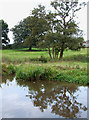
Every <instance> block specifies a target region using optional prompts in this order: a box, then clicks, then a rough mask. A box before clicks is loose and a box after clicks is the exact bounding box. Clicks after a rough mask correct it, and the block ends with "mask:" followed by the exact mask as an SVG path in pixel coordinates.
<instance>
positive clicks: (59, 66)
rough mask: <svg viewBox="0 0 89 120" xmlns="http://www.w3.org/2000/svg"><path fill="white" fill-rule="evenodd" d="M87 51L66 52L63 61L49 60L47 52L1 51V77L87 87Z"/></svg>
mask: <svg viewBox="0 0 89 120" xmlns="http://www.w3.org/2000/svg"><path fill="white" fill-rule="evenodd" d="M87 51H88V49H86V48H84V49H81V50H80V51H71V50H67V51H65V52H64V56H63V59H61V60H59V59H58V60H50V59H49V55H48V51H30V52H29V51H22V50H2V64H3V66H2V71H3V75H6V74H13V73H15V74H16V77H17V78H18V79H20V80H22V79H25V80H36V79H49V80H59V81H65V82H73V83H79V84H84V85H87V84H89V83H88V81H89V80H88V79H87V62H88V61H89V60H88V57H87ZM41 56H42V59H41Z"/></svg>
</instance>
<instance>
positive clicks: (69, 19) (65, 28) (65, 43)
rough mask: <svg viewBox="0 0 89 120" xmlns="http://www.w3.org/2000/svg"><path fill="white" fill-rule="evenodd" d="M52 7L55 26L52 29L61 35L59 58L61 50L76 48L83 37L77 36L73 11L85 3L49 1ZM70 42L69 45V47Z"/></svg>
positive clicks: (77, 31)
mask: <svg viewBox="0 0 89 120" xmlns="http://www.w3.org/2000/svg"><path fill="white" fill-rule="evenodd" d="M51 5H52V7H54V9H55V11H56V12H55V13H54V14H55V18H54V21H55V25H56V26H55V27H54V31H55V32H57V33H59V34H61V35H62V36H63V37H62V39H61V40H60V42H59V43H60V45H61V46H60V58H62V57H63V52H64V50H65V49H66V48H69V49H73V46H75V47H74V49H78V48H79V47H78V46H80V43H81V42H82V41H83V38H82V37H81V36H80V37H79V38H78V36H79V34H78V33H79V29H78V26H77V24H76V23H75V21H74V17H75V13H76V12H77V11H79V10H80V9H81V8H82V7H81V6H82V5H85V3H82V4H78V2H72V1H69V2H66V1H61V0H60V1H59V0H55V1H53V2H51ZM70 42H71V47H70Z"/></svg>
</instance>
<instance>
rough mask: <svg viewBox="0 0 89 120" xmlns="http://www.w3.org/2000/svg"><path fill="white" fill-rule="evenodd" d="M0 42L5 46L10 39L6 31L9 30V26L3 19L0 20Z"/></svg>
mask: <svg viewBox="0 0 89 120" xmlns="http://www.w3.org/2000/svg"><path fill="white" fill-rule="evenodd" d="M0 29H1V30H0V31H1V32H0V34H1V35H0V42H1V44H2V47H3V46H6V45H8V44H9V42H10V39H9V37H8V32H9V28H8V24H7V23H6V22H5V21H4V20H0Z"/></svg>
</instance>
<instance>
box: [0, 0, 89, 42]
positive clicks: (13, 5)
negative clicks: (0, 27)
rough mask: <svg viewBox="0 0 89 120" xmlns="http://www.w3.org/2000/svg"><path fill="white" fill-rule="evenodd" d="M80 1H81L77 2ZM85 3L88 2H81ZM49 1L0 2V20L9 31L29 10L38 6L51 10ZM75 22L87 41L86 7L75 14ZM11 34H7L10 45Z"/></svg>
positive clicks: (0, 0)
mask: <svg viewBox="0 0 89 120" xmlns="http://www.w3.org/2000/svg"><path fill="white" fill-rule="evenodd" d="M79 1H81V0H79ZM82 1H85V2H87V1H88V0H82ZM50 2H51V0H0V19H3V20H4V21H5V22H7V23H8V25H9V29H11V28H12V27H14V25H16V24H17V23H18V22H19V21H20V20H22V19H23V18H26V17H27V16H29V15H30V14H31V10H33V8H34V7H37V6H38V5H39V4H42V5H44V6H46V9H47V10H49V9H51V7H50ZM77 16H78V18H77V22H78V23H79V27H80V29H81V30H83V31H84V34H85V35H84V39H85V40H87V6H86V7H85V8H83V9H81V10H80V11H79V12H78V13H77ZM12 36H13V35H12V32H9V38H10V43H13V37H12Z"/></svg>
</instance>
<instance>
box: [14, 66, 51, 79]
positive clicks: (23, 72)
mask: <svg viewBox="0 0 89 120" xmlns="http://www.w3.org/2000/svg"><path fill="white" fill-rule="evenodd" d="M52 74H53V70H52V69H51V68H45V67H43V68H42V67H37V66H34V67H33V66H29V67H25V68H24V67H22V66H20V67H19V68H18V70H17V71H16V78H17V79H18V80H22V81H23V80H30V81H33V80H46V79H47V80H48V79H49V78H50V76H52Z"/></svg>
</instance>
